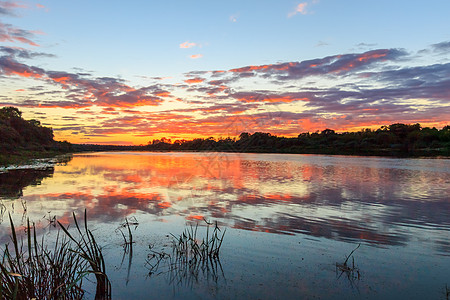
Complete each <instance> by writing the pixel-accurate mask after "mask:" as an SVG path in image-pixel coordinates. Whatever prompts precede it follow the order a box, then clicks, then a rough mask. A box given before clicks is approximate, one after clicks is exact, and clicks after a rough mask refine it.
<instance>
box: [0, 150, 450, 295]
mask: <svg viewBox="0 0 450 300" xmlns="http://www.w3.org/2000/svg"><path fill="white" fill-rule="evenodd" d="M0 185H1V186H2V192H1V194H0V197H1V198H3V200H2V201H3V204H4V205H5V208H6V209H8V210H11V209H14V213H15V218H16V219H19V217H18V216H20V212H21V211H22V212H24V211H25V210H26V215H27V217H29V218H30V219H31V220H33V221H35V222H37V224H38V226H39V224H41V227H44V226H45V222H44V221H43V218H45V216H47V217H48V216H56V218H57V219H58V220H59V221H60V222H62V223H66V224H68V223H69V222H70V221H71V219H70V218H71V214H72V212H74V211H75V212H77V213H78V214H82V212H83V211H84V209H85V208H86V209H87V211H88V215H89V219H90V221H91V222H95V223H98V224H101V223H103V224H105V223H106V224H114V226H117V224H119V223H120V222H121V221H123V219H124V218H125V217H129V216H133V215H140V216H144V215H145V216H151V217H152V218H153V219H152V220H153V221H159V223H161V222H162V223H164V222H169V223H170V222H171V220H172V221H173V220H174V218H175V219H180V218H182V219H183V220H185V221H187V222H191V223H193V222H196V221H198V220H202V219H203V218H206V219H209V220H218V221H219V222H220V223H221V225H222V226H225V227H231V228H233V229H235V230H237V231H235V232H239V230H245V231H256V232H269V233H276V234H282V235H285V236H289V235H290V236H292V237H294V238H295V236H296V235H301V236H304V237H306V238H307V237H310V238H312V239H314V238H319V239H325V240H329V241H338V242H339V241H340V242H345V243H360V242H362V243H363V244H366V245H368V246H369V247H370V246H375V247H376V248H377V247H382V248H386V247H405V246H410V247H413V248H415V247H417V248H421V249H423V250H422V251H423V252H424V253H429V254H433V255H436V256H437V257H448V256H449V255H450V243H449V232H450V213H449V212H450V200H449V197H448V195H449V194H450V160H448V159H393V158H378V157H346V156H333V157H329V156H318V155H281V154H224V153H93V154H77V155H74V157H73V159H72V160H71V161H69V162H68V163H67V164H63V165H58V166H55V167H54V168H46V169H42V170H34V171H29V172H25V171H24V170H12V171H10V173H2V174H0ZM11 199H16V200H14V201H13V202H11ZM19 200H20V201H21V203H26V204H25V205H26V206H23V205H22V207H21V206H20V205H19V204H18V201H19ZM12 203H15V206H14V207H12V206H9V205H12ZM43 216H44V217H43ZM20 222H21V221H19V223H20ZM22 222H23V218H22ZM157 223H158V222H157ZM162 223H161V224H162ZM152 226H153V227H155V228H157V227H158V225H156V226H155V225H152ZM0 228H1V233H0V234H1V236H2V237H1V240H2V242H5V241H6V240H7V235H8V228H6V227H5V222H3V223H2V225H1V227H0ZM230 239H235V240H239V234H235V236H234V237H230ZM266 239H267V241H265V242H264V244H267V242H268V241H270V239H269V238H267V237H266ZM289 239H290V238H289ZM289 239H287V240H289ZM280 241H281V240H280V239H277V242H276V243H280ZM241 243H244V242H243V241H241ZM305 243H308V242H305ZM244 244H245V243H244ZM336 245H338V244H336ZM286 247H287V248H289V247H290V246H286ZM311 247H312V248H314V246H313V245H310V249H309V251H310V252H311V249H312V248H311ZM244 248H245V247H244ZM346 249H348V248H346ZM291 250H292V251H296V250H293V249H291ZM249 251H252V250H249ZM270 251H271V253H272V254H273V252H274V251H275V252H276V250H274V249H271V250H270ZM345 251H347V250H345ZM362 251H364V250H362ZM240 255H243V256H245V251H243V250H242V252H241V254H239V251H237V254H236V255H235V259H237V260H239V257H240ZM275 257H277V256H275ZM280 264H282V263H281V262H278V265H280ZM444 267H445V266H444ZM309 288H311V287H309ZM255 296H256V297H257V295H255ZM322 296H324V295H323V294H322ZM325 297H326V298H328V297H327V296H326V295H325Z"/></svg>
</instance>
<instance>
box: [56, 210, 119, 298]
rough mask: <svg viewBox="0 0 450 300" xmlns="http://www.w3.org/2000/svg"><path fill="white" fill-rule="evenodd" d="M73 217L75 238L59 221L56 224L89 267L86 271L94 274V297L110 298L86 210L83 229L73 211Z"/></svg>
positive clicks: (101, 259) (99, 251) (104, 272)
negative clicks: (95, 287) (76, 235)
mask: <svg viewBox="0 0 450 300" xmlns="http://www.w3.org/2000/svg"><path fill="white" fill-rule="evenodd" d="M73 219H74V222H75V227H76V231H77V233H78V238H77V239H76V238H75V237H74V236H73V235H72V234H71V233H70V232H69V231H68V229H66V228H65V227H64V226H63V225H62V224H61V223H60V222H59V221H58V224H59V226H60V227H61V229H62V230H63V231H64V233H65V234H66V235H67V236H68V237H69V238H70V239H71V240H72V242H74V243H75V245H76V246H77V247H76V248H75V250H71V251H72V252H74V253H76V254H78V255H79V257H80V258H82V259H83V260H84V261H86V262H87V263H88V265H89V266H90V269H88V270H87V272H88V273H92V274H94V275H95V278H96V280H97V289H96V294H95V299H111V283H110V282H109V279H108V276H107V275H106V267H105V260H104V258H103V254H102V249H101V248H100V246H99V245H98V244H97V241H96V240H95V238H94V235H93V234H92V232H91V231H90V230H89V229H88V225H87V214H86V210H85V211H84V230H82V229H81V227H80V225H79V224H78V221H77V218H76V216H75V213H73Z"/></svg>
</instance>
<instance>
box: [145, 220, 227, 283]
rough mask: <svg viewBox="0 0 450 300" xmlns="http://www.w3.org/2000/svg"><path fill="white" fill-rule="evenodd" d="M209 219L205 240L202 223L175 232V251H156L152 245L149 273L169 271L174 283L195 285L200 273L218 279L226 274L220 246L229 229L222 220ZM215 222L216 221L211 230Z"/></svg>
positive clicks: (214, 279) (173, 244) (154, 274)
mask: <svg viewBox="0 0 450 300" xmlns="http://www.w3.org/2000/svg"><path fill="white" fill-rule="evenodd" d="M204 221H205V223H206V225H207V226H206V236H204V237H203V238H202V239H201V241H200V239H199V236H198V223H197V224H196V225H195V226H192V225H191V226H190V227H188V228H186V229H185V230H184V231H183V233H181V234H180V235H179V236H175V235H173V234H171V236H172V238H173V240H172V255H171V254H169V253H166V252H165V251H155V250H154V249H153V246H151V245H150V246H149V248H150V251H151V254H149V255H148V259H147V266H148V269H149V276H158V275H161V274H168V280H169V282H170V283H176V284H183V283H186V284H187V285H192V283H193V282H194V281H195V282H196V281H198V280H199V277H200V276H203V277H205V278H206V279H208V281H209V280H210V279H212V280H213V281H214V282H217V280H218V278H219V277H220V276H219V275H222V277H224V276H223V270H222V265H221V263H220V256H219V254H220V248H221V246H222V242H223V238H224V236H225V230H224V231H223V233H222V230H221V229H220V228H219V226H218V223H217V222H215V223H210V222H208V221H206V220H205V219H204ZM211 225H214V227H213V229H212V230H211V229H210V227H211Z"/></svg>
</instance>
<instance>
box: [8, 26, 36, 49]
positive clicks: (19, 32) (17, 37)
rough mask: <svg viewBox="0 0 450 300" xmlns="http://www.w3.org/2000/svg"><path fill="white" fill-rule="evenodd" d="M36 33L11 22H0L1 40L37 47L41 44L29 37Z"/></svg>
mask: <svg viewBox="0 0 450 300" xmlns="http://www.w3.org/2000/svg"><path fill="white" fill-rule="evenodd" d="M35 33H36V32H32V31H28V30H23V29H19V28H16V27H13V26H11V25H10V24H5V23H2V22H0V42H21V43H24V44H28V45H31V46H36V47H37V46H39V45H38V44H36V43H35V42H33V41H32V40H30V39H29V37H32V36H33V35H34V34H35Z"/></svg>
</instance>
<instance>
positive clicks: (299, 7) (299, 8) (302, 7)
mask: <svg viewBox="0 0 450 300" xmlns="http://www.w3.org/2000/svg"><path fill="white" fill-rule="evenodd" d="M307 6H308V3H307V2H302V3H299V4H298V5H297V6H296V7H295V9H294V10H293V11H292V12H290V13H289V14H288V18H291V17H293V16H295V15H296V14H299V13H300V14H302V15H306V14H307V13H308V12H307V10H306V7H307Z"/></svg>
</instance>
